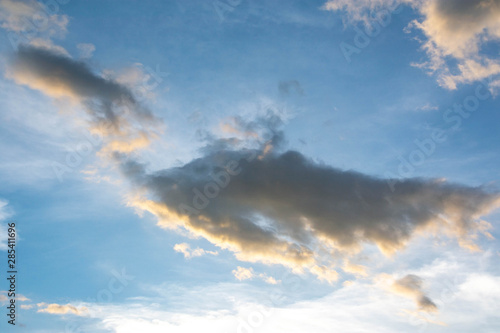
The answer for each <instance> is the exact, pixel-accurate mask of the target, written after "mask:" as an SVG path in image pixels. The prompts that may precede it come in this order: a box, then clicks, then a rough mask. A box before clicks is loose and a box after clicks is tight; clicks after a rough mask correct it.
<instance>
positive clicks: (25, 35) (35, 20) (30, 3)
mask: <svg viewBox="0 0 500 333" xmlns="http://www.w3.org/2000/svg"><path fill="white" fill-rule="evenodd" d="M49 3H50V2H49ZM58 12H59V5H58V4H57V3H56V2H55V1H53V2H51V3H50V4H49V5H45V4H44V3H43V2H39V1H36V0H0V26H1V27H2V28H4V29H5V30H7V31H8V33H7V38H8V39H9V41H10V43H11V45H12V46H13V47H16V46H17V45H18V44H19V43H24V44H28V43H30V41H31V40H33V39H35V38H42V39H46V40H49V39H50V38H51V37H63V36H64V35H65V34H66V33H67V26H68V23H69V18H68V16H67V15H61V14H58Z"/></svg>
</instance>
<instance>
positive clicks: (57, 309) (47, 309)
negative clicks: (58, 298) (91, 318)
mask: <svg viewBox="0 0 500 333" xmlns="http://www.w3.org/2000/svg"><path fill="white" fill-rule="evenodd" d="M37 306H38V307H39V309H38V311H37V312H44V313H51V314H67V313H69V314H74V315H77V316H84V315H86V314H87V313H88V309H87V308H86V307H84V306H82V307H80V308H77V307H76V306H74V305H71V304H65V305H61V304H57V303H52V304H46V303H38V304H37Z"/></svg>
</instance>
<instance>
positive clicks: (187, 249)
mask: <svg viewBox="0 0 500 333" xmlns="http://www.w3.org/2000/svg"><path fill="white" fill-rule="evenodd" d="M174 250H175V251H176V252H180V253H182V254H184V258H195V257H201V256H204V255H207V254H211V255H213V256H216V255H218V254H219V252H217V251H208V250H204V249H200V248H199V247H198V248H196V249H191V246H190V245H189V244H187V243H180V244H175V245H174Z"/></svg>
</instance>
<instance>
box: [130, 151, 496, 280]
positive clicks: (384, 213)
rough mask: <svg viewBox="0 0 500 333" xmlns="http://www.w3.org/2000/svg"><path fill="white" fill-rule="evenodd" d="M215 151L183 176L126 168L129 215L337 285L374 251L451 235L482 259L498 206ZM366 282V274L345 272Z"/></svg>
mask: <svg viewBox="0 0 500 333" xmlns="http://www.w3.org/2000/svg"><path fill="white" fill-rule="evenodd" d="M263 149H264V148H262V149H261V150H252V149H240V150H217V151H213V150H210V149H209V150H207V151H208V153H207V154H206V155H204V156H202V157H200V158H198V159H195V160H193V161H191V162H189V163H187V164H186V165H184V166H182V167H176V168H171V169H166V170H162V171H158V172H154V173H147V172H146V170H145V166H144V165H142V164H140V163H138V162H136V161H133V160H127V159H125V160H123V162H122V171H123V173H124V175H125V176H126V177H128V178H129V179H131V180H132V181H133V182H134V184H135V185H136V186H137V193H139V194H140V195H138V196H136V197H134V198H133V199H132V200H131V201H130V205H132V206H134V207H137V208H139V209H141V210H144V211H148V212H150V213H152V214H154V215H156V216H157V217H158V220H159V222H158V223H159V225H161V226H162V227H165V228H172V229H185V230H187V231H189V232H190V233H191V234H192V235H194V236H196V237H204V238H205V239H207V240H209V241H210V242H212V243H213V244H215V245H217V246H218V247H220V248H222V249H228V250H230V251H233V252H234V253H235V255H236V257H237V258H238V259H240V260H243V261H249V262H263V263H267V264H282V265H285V266H288V267H291V268H294V269H296V270H298V271H302V270H303V269H308V270H309V271H310V272H312V273H314V274H316V275H318V276H320V277H323V278H324V279H325V280H327V281H330V282H331V281H334V280H335V279H336V277H337V273H336V272H335V270H334V267H335V266H342V264H340V265H339V264H338V261H339V260H340V259H343V258H346V257H347V256H348V255H350V254H353V253H358V252H360V251H362V250H363V248H364V247H365V246H366V245H368V244H373V245H376V246H377V247H378V248H379V249H380V250H381V251H382V253H384V254H385V255H391V254H393V253H395V252H396V251H398V250H400V249H402V248H404V247H405V245H406V244H407V243H408V242H409V241H410V240H411V239H412V238H414V237H415V236H417V235H421V234H426V233H427V234H429V233H430V234H433V233H434V234H446V235H448V236H450V237H452V238H456V239H457V240H458V241H459V243H460V244H461V245H462V246H463V247H467V248H469V249H477V247H475V244H474V242H473V239H474V237H476V234H477V233H484V232H486V230H487V229H488V228H489V227H490V225H489V224H488V223H486V222H484V221H481V220H480V219H479V217H480V216H481V215H484V214H487V213H488V212H490V211H491V210H493V209H495V208H496V207H498V206H499V205H500V196H499V195H498V193H491V192H488V191H486V190H485V189H483V188H480V187H479V188H473V187H467V186H462V185H457V184H448V183H446V182H442V181H437V180H421V179H407V180H403V181H402V182H401V183H400V186H399V187H398V188H397V189H396V190H395V191H394V192H392V191H391V189H390V187H389V186H388V185H387V184H388V180H386V179H379V178H375V177H371V176H368V175H364V174H361V173H357V172H353V171H343V170H339V169H335V168H333V167H330V166H327V165H324V164H319V163H315V162H313V161H312V160H310V159H308V158H306V157H305V156H303V155H302V154H300V153H299V152H296V151H286V152H284V153H278V152H274V151H273V152H270V153H268V154H266V155H263V154H262V150H263ZM343 266H344V270H345V271H346V272H349V273H354V274H358V275H363V274H366V272H365V271H364V268H363V267H362V266H359V265H353V264H350V263H349V262H345V263H344V265H343Z"/></svg>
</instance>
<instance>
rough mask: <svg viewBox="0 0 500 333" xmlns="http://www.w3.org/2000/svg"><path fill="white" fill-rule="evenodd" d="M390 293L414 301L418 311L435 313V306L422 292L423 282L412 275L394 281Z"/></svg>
mask: <svg viewBox="0 0 500 333" xmlns="http://www.w3.org/2000/svg"><path fill="white" fill-rule="evenodd" d="M392 291H394V292H395V293H397V294H400V295H403V296H407V297H411V298H414V299H415V302H416V303H417V305H418V307H419V309H420V310H422V311H425V312H436V311H437V309H438V307H437V305H436V304H435V303H434V302H433V301H432V300H431V299H430V298H429V296H427V295H426V294H425V293H424V291H423V280H422V279H421V278H420V277H419V276H417V275H413V274H408V275H406V276H405V277H402V278H401V279H398V280H396V281H394V284H393V285H392Z"/></svg>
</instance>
